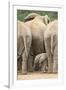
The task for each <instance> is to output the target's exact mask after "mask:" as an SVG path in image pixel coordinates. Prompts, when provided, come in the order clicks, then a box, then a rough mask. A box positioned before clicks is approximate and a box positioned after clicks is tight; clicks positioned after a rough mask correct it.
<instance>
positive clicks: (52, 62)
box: [44, 20, 58, 73]
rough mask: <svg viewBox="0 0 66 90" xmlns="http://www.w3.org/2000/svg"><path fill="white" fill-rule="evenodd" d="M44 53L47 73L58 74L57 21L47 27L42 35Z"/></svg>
mask: <svg viewBox="0 0 66 90" xmlns="http://www.w3.org/2000/svg"><path fill="white" fill-rule="evenodd" d="M44 41H45V48H46V53H47V55H48V72H49V73H51V72H54V73H56V72H58V21H57V20H54V21H52V22H51V23H49V24H48V25H47V30H46V31H45V33H44Z"/></svg>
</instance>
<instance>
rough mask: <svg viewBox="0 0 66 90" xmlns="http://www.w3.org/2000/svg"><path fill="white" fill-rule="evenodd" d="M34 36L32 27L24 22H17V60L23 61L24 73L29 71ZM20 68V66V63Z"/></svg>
mask: <svg viewBox="0 0 66 90" xmlns="http://www.w3.org/2000/svg"><path fill="white" fill-rule="evenodd" d="M31 41H32V36H31V32H30V28H29V27H26V25H25V23H24V22H21V21H18V22H17V61H18V60H19V61H18V63H19V62H22V73H23V74H26V73H27V60H28V55H29V52H30V47H31ZM18 63H17V65H18V68H19V67H20V66H19V65H20V64H18Z"/></svg>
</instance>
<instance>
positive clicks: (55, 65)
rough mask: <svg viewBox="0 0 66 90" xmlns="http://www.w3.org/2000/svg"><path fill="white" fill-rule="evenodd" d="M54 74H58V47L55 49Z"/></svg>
mask: <svg viewBox="0 0 66 90" xmlns="http://www.w3.org/2000/svg"><path fill="white" fill-rule="evenodd" d="M53 72H54V73H57V72H58V48H57V46H56V47H55V49H54V56H53Z"/></svg>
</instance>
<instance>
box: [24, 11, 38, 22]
mask: <svg viewBox="0 0 66 90" xmlns="http://www.w3.org/2000/svg"><path fill="white" fill-rule="evenodd" d="M38 15H39V14H37V13H31V14H28V16H26V17H25V18H24V21H25V22H26V21H30V20H33V19H34V18H35V17H36V16H38Z"/></svg>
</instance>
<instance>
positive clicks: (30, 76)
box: [17, 72, 58, 80]
mask: <svg viewBox="0 0 66 90" xmlns="http://www.w3.org/2000/svg"><path fill="white" fill-rule="evenodd" d="M52 78H58V74H57V73H55V74H50V73H49V74H48V73H41V72H30V73H28V74H27V75H21V74H18V75H17V79H18V80H33V79H52Z"/></svg>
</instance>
